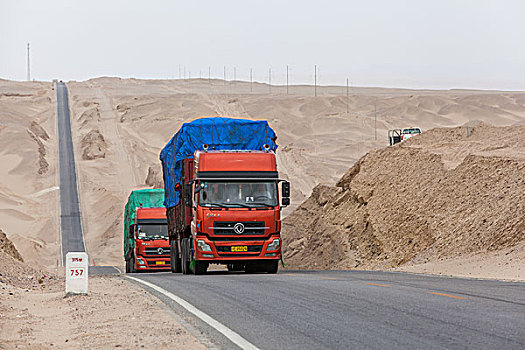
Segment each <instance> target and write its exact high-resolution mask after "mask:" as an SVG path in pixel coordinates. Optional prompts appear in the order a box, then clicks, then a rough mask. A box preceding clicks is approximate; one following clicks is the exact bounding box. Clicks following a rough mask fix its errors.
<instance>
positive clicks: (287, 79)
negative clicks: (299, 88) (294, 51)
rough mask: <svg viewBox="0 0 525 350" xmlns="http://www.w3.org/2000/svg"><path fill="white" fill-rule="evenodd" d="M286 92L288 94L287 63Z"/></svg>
mask: <svg viewBox="0 0 525 350" xmlns="http://www.w3.org/2000/svg"><path fill="white" fill-rule="evenodd" d="M286 94H287V95H288V65H286Z"/></svg>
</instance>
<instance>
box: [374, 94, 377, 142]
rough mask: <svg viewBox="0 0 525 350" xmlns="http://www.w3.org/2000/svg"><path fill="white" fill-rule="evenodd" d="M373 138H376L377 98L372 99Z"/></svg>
mask: <svg viewBox="0 0 525 350" xmlns="http://www.w3.org/2000/svg"><path fill="white" fill-rule="evenodd" d="M374 138H375V139H376V140H377V98H376V99H375V100H374Z"/></svg>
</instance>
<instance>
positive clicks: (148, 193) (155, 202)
mask: <svg viewBox="0 0 525 350" xmlns="http://www.w3.org/2000/svg"><path fill="white" fill-rule="evenodd" d="M163 203H164V190H163V189H145V190H136V191H133V192H131V194H130V195H129V197H128V203H126V207H125V208H124V258H125V257H126V256H127V254H128V251H129V250H130V249H133V248H135V240H134V239H133V236H132V235H130V233H129V226H130V225H133V223H134V222H135V209H136V208H139V207H140V205H141V204H142V207H143V208H161V207H164V204H163Z"/></svg>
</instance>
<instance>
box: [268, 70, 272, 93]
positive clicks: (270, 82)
mask: <svg viewBox="0 0 525 350" xmlns="http://www.w3.org/2000/svg"><path fill="white" fill-rule="evenodd" d="M268 91H269V92H272V69H271V68H268Z"/></svg>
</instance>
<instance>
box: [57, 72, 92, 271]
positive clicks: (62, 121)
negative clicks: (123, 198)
mask: <svg viewBox="0 0 525 350" xmlns="http://www.w3.org/2000/svg"><path fill="white" fill-rule="evenodd" d="M56 89H57V119H58V122H57V124H58V155H59V156H58V165H59V181H60V235H61V246H62V251H61V253H62V263H63V265H64V266H65V265H66V254H67V253H68V252H84V251H85V246H84V239H83V235H82V223H81V216H80V209H79V208H80V206H79V203H78V190H77V171H76V167H75V154H74V151H73V139H72V137H71V119H70V111H69V100H68V93H67V88H66V84H64V83H62V82H59V83H57V84H56Z"/></svg>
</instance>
